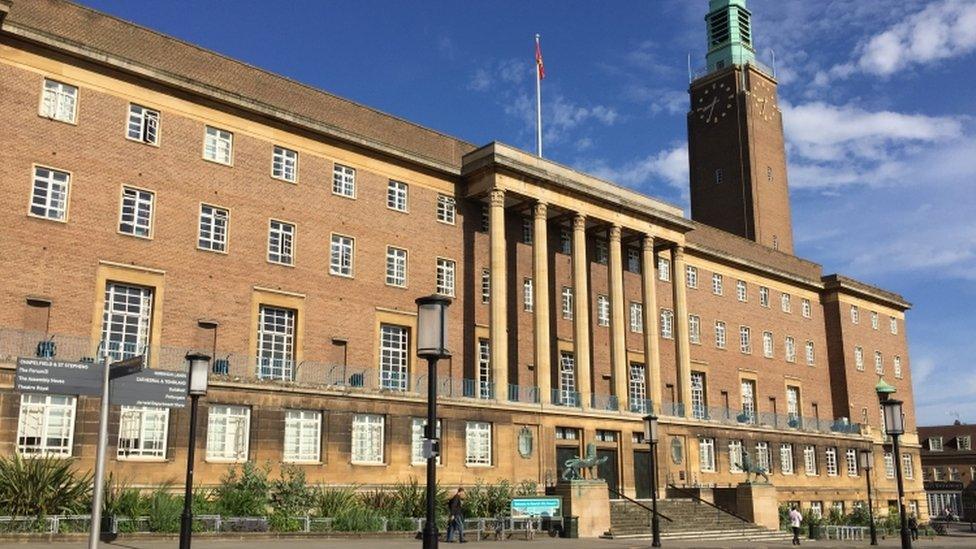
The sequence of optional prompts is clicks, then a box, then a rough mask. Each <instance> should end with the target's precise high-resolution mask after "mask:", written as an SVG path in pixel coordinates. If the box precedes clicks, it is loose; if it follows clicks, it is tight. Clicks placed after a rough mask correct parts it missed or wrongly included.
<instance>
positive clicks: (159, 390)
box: [109, 369, 187, 408]
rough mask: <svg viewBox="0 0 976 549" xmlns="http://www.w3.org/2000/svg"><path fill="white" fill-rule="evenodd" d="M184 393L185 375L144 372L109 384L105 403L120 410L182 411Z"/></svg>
mask: <svg viewBox="0 0 976 549" xmlns="http://www.w3.org/2000/svg"><path fill="white" fill-rule="evenodd" d="M186 389H187V374H186V372H174V371H171V370H148V369H147V370H142V371H141V372H138V373H135V374H132V375H128V376H126V377H122V378H119V379H114V380H112V391H111V397H110V400H109V401H110V402H111V403H112V404H116V405H121V406H153V407H156V408H183V407H185V406H186Z"/></svg>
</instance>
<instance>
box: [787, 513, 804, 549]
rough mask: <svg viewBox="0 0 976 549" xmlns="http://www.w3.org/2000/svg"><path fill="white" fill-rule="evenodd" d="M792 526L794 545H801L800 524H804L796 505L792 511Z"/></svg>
mask: <svg viewBox="0 0 976 549" xmlns="http://www.w3.org/2000/svg"><path fill="white" fill-rule="evenodd" d="M789 517H790V526H791V527H792V528H793V545H800V523H801V522H803V515H801V514H800V511H798V510H797V508H796V505H794V506H793V507H792V508H791V509H790V515H789Z"/></svg>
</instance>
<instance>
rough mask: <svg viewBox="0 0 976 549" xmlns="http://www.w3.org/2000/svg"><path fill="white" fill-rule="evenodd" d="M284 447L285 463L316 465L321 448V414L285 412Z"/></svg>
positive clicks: (309, 411)
mask: <svg viewBox="0 0 976 549" xmlns="http://www.w3.org/2000/svg"><path fill="white" fill-rule="evenodd" d="M284 446H285V448H284V456H283V457H284V461H285V462H286V463H318V462H319V461H320V454H321V448H322V412H317V411H314V410H288V411H286V412H285V442H284Z"/></svg>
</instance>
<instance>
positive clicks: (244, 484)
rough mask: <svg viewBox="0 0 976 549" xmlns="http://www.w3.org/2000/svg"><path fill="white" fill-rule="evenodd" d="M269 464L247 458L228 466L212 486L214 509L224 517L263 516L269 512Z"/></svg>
mask: <svg viewBox="0 0 976 549" xmlns="http://www.w3.org/2000/svg"><path fill="white" fill-rule="evenodd" d="M269 495H270V486H269V484H268V467H267V466H265V467H258V466H257V465H255V464H253V463H251V462H246V463H244V465H243V466H242V467H241V468H240V473H238V468H237V467H234V466H232V467H230V469H228V470H227V474H226V475H224V477H223V478H221V479H220V485H219V486H217V488H215V489H214V510H215V511H216V512H217V514H219V515H222V516H225V517H263V516H265V515H266V514H267V513H268V503H269Z"/></svg>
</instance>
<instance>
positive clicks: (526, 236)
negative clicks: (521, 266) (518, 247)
mask: <svg viewBox="0 0 976 549" xmlns="http://www.w3.org/2000/svg"><path fill="white" fill-rule="evenodd" d="M534 237H535V227H533V226H532V219H531V218H528V217H523V218H522V244H529V245H531V244H532V241H533V240H534Z"/></svg>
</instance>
